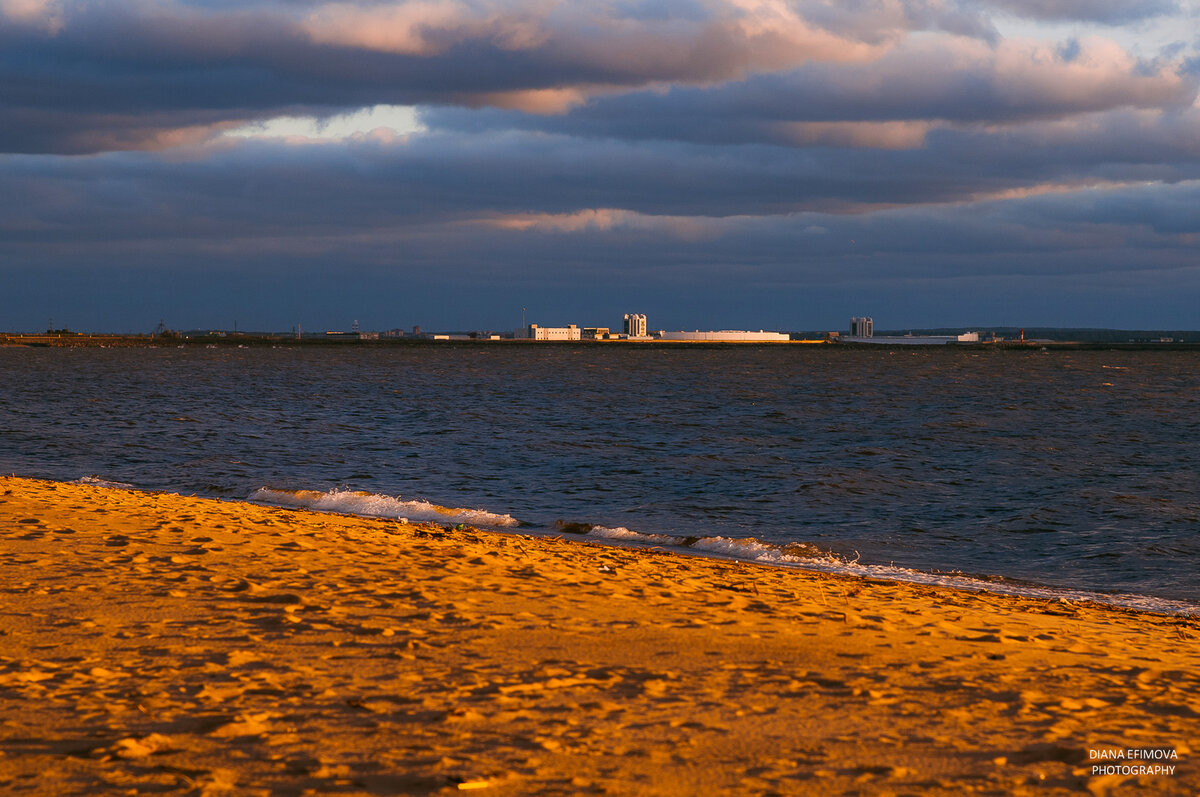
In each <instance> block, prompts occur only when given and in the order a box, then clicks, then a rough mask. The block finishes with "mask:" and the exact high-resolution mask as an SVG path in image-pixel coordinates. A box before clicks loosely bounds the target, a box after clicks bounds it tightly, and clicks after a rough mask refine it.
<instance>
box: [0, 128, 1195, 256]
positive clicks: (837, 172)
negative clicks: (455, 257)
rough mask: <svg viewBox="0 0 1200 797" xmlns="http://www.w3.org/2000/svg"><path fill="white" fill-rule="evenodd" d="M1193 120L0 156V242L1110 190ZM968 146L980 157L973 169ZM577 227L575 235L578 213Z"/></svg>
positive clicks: (296, 241)
mask: <svg viewBox="0 0 1200 797" xmlns="http://www.w3.org/2000/svg"><path fill="white" fill-rule="evenodd" d="M1194 125H1195V114H1194V113H1193V114H1187V115H1180V116H1178V117H1174V118H1170V119H1165V118H1154V119H1147V118H1143V117H1141V116H1139V115H1138V114H1132V113H1125V114H1122V113H1114V114H1109V115H1107V116H1105V117H1104V118H1103V119H1101V120H1097V121H1096V122H1095V123H1094V124H1090V125H1083V126H1081V127H1074V126H1069V125H1067V126H1064V125H1056V124H1047V125H1033V126H1030V127H1028V128H1022V129H1017V130H1010V131H1006V132H1004V133H1002V134H989V133H971V132H951V131H944V132H941V133H938V134H936V135H933V136H931V138H930V141H929V143H928V144H927V146H925V147H922V148H919V149H912V150H901V151H887V150H878V149H837V148H821V149H816V148H813V149H797V148H785V147H771V146H762V145H758V146H748V145H747V146H740V147H735V148H727V147H721V146H707V145H697V144H682V143H677V142H663V141H659V142H641V143H626V142H619V141H611V140H601V139H576V138H571V137H566V136H546V135H544V134H523V133H515V132H510V133H503V134H495V133H487V134H478V135H468V134H449V133H445V134H428V135H419V136H414V137H412V138H411V139H409V140H407V141H395V142H388V141H376V140H372V139H367V138H364V139H362V140H360V141H358V142H356V143H351V144H325V145H307V146H284V147H280V146H276V145H273V144H271V143H269V142H246V143H243V144H240V145H230V146H227V147H225V148H223V149H222V150H220V151H217V152H213V151H198V154H202V155H203V157H196V158H193V159H187V158H184V157H182V155H180V156H179V157H178V158H177V159H174V160H164V159H162V158H161V157H158V156H156V155H153V154H149V153H113V154H109V155H104V156H96V157H92V158H87V159H71V160H68V161H65V162H64V161H63V160H62V159H60V158H56V157H52V156H9V157H7V158H5V159H3V160H0V185H3V187H4V191H3V192H0V196H2V197H3V198H0V231H2V232H3V238H4V240H5V241H6V245H7V248H8V249H9V250H12V249H13V248H14V247H27V246H34V247H43V248H45V249H46V250H47V251H50V250H54V251H67V250H85V249H87V248H88V247H90V246H92V245H94V244H103V245H105V246H109V245H112V246H116V247H118V248H119V247H120V246H125V245H129V246H135V245H138V244H140V243H145V242H152V241H165V242H169V241H184V242H186V245H188V246H194V247H210V248H213V249H217V250H227V249H229V248H231V247H234V246H238V245H241V244H238V243H236V242H238V241H245V242H247V245H249V244H253V245H255V246H257V245H262V246H268V245H269V246H271V247H275V248H280V249H303V248H304V247H306V246H309V245H310V243H309V242H311V241H312V240H319V239H322V238H327V239H328V240H330V241H332V242H334V243H333V244H331V245H336V242H337V241H340V240H341V239H342V238H346V237H348V238H351V239H354V238H356V237H361V236H366V237H368V238H369V237H372V236H375V237H378V238H379V239H380V240H390V238H389V236H395V235H401V236H402V237H408V236H413V235H417V234H424V233H420V231H421V230H422V229H423V228H425V227H426V226H427V225H438V224H441V225H447V224H452V223H458V224H462V223H484V222H488V221H489V220H498V221H497V224H499V223H500V222H502V221H504V220H505V219H508V218H509V217H513V224H516V225H519V224H520V223H521V216H522V214H534V215H535V216H536V215H537V214H542V215H546V214H549V215H551V216H554V215H564V214H566V215H569V214H577V213H580V212H589V211H595V210H603V211H608V210H617V211H622V212H628V213H634V214H644V215H649V216H663V217H679V218H682V219H685V218H687V217H700V218H701V219H707V218H710V217H737V216H762V215H775V214H785V213H795V212H800V211H811V212H824V213H844V212H865V211H868V210H871V209H879V208H887V207H893V206H903V205H924V204H936V203H958V202H970V201H973V200H978V199H981V198H987V197H990V196H1021V195H1024V194H1029V193H1038V192H1044V191H1058V190H1062V189H1063V188H1064V187H1065V188H1070V187H1082V186H1087V185H1105V184H1110V183H1113V182H1131V181H1148V180H1154V181H1175V182H1178V181H1187V180H1195V179H1198V178H1200V142H1197V141H1196V140H1195V138H1194V136H1193V137H1191V138H1188V137H1186V136H1185V135H1183V133H1185V132H1186V131H1188V130H1191V129H1193V128H1194ZM1114 131H1116V132H1115V133H1114ZM1147 142H1152V143H1155V144H1156V146H1149V147H1148V146H1146V144H1147ZM985 147H986V148H987V151H988V153H989V156H988V158H986V159H981V158H979V156H978V153H979V152H980V151H981V150H982V149H984V148H985ZM1084 195H1086V194H1084ZM537 222H538V220H537V219H536V218H534V219H533V226H534V227H535V228H536V227H537ZM580 224H582V226H583V227H584V228H586V227H587V226H588V224H587V218H586V217H585V218H583V219H582V221H581V222H580ZM705 224H707V222H704V223H702V224H700V225H698V227H699V229H700V232H699V233H697V234H699V235H703V234H704V230H703V228H704V226H705ZM551 226H553V220H551ZM618 226H619V225H618ZM685 232H686V231H685ZM440 234H441V233H439V235H440ZM447 234H448V233H447ZM430 235H432V233H430ZM433 238H434V239H438V236H433ZM453 238H454V236H453V235H451V239H453ZM439 240H440V239H439Z"/></svg>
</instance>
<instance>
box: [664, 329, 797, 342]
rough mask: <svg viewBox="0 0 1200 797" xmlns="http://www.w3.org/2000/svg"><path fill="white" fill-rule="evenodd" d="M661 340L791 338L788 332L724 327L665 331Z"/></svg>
mask: <svg viewBox="0 0 1200 797" xmlns="http://www.w3.org/2000/svg"><path fill="white" fill-rule="evenodd" d="M661 340H678V341H693V342H695V341H711V342H716V343H784V342H786V341H789V340H791V336H790V335H788V334H787V333H786V332H764V331H763V330H761V329H760V330H759V331H757V332H749V331H743V330H736V329H722V330H718V331H714V332H701V331H700V330H696V331H695V332H664V333H662V337H661Z"/></svg>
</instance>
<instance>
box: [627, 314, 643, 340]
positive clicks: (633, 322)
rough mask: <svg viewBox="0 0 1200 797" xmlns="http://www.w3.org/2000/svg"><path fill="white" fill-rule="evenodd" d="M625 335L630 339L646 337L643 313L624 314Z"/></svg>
mask: <svg viewBox="0 0 1200 797" xmlns="http://www.w3.org/2000/svg"><path fill="white" fill-rule="evenodd" d="M625 334H626V335H628V336H629V337H631V338H644V337H646V314H645V313H626V314H625Z"/></svg>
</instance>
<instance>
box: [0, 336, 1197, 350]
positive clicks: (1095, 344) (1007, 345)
mask: <svg viewBox="0 0 1200 797" xmlns="http://www.w3.org/2000/svg"><path fill="white" fill-rule="evenodd" d="M408 346H438V347H455V346H472V347H473V346H492V347H494V346H501V347H509V346H533V347H538V348H540V347H545V346H550V347H557V348H570V347H596V346H599V347H605V346H617V347H624V346H632V347H636V348H649V349H681V348H682V349H709V348H716V349H739V348H755V347H759V346H767V347H772V348H774V347H778V346H783V347H785V348H786V347H788V346H799V347H802V348H804V349H814V348H816V349H824V350H832V351H839V350H840V351H854V352H862V351H926V352H928V351H966V352H973V353H979V352H987V351H1005V352H1010V351H1011V352H1020V351H1025V352H1041V351H1049V352H1053V351H1067V352H1073V351H1114V352H1115V351H1127V352H1143V351H1155V352H1171V351H1182V352H1195V351H1200V342H1196V341H1182V340H1181V341H1143V340H1138V341H1094V340H1002V341H996V342H982V343H969V342H962V343H899V342H897V343H883V342H880V343H867V342H861V341H836V342H835V341H833V340H827V339H820V340H817V339H811V338H795V339H792V340H785V341H713V340H661V339H658V338H650V339H635V340H572V341H567V340H528V339H522V338H515V339H514V338H502V339H498V340H491V339H488V338H482V337H481V338H478V339H468V338H465V337H461V336H457V335H456V336H455V337H453V338H450V339H446V338H434V337H396V338H357V337H350V336H345V337H341V336H338V337H331V338H323V337H320V336H313V337H305V338H301V339H297V338H295V337H294V336H290V335H288V334H284V333H264V334H259V333H249V334H247V333H232V334H229V335H227V336H220V337H217V336H206V335H184V336H178V337H174V336H157V337H156V336H151V335H121V334H104V333H99V334H93V333H87V332H80V333H64V334H48V333H42V334H37V333H32V334H25V333H0V348H14V349H16V348H37V349H41V348H50V349H76V348H114V349H129V348H142V349H188V350H196V349H221V350H228V349H239V348H241V349H247V348H253V349H262V348H275V349H293V348H312V347H315V348H330V347H332V348H334V349H339V348H344V347H350V348H351V349H355V348H360V349H380V348H383V349H388V348H395V347H408Z"/></svg>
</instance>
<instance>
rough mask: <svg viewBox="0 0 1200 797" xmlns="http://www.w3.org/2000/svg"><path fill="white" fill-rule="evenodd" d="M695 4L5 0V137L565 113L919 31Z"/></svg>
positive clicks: (58, 143) (29, 144)
mask: <svg viewBox="0 0 1200 797" xmlns="http://www.w3.org/2000/svg"><path fill="white" fill-rule="evenodd" d="M681 5H685V6H686V7H687V8H688V9H689V10H690V12H691V13H688V14H684V15H681V16H675V15H672V14H665V15H663V16H660V17H654V16H647V15H645V14H640V15H639V14H637V13H622V11H621V6H620V4H602V5H599V6H590V5H583V6H580V5H577V4H570V3H566V2H558V1H551V0H526V1H525V2H515V1H514V2H488V1H487V0H470V1H468V0H428V1H422V2H407V3H377V2H361V3H347V2H342V3H292V4H280V3H272V2H258V3H253V2H251V3H246V4H240V5H238V6H237V7H233V8H231V7H227V5H226V4H220V3H218V4H206V3H192V4H187V3H181V2H169V1H168V2H161V3H160V2H148V0H128V1H127V2H115V0H94V2H88V3H84V2H69V0H62V2H56V3H43V2H36V0H5V4H4V5H2V6H0V14H3V15H4V18H5V19H7V20H8V21H9V22H10V23H14V24H10V25H0V82H2V83H3V85H4V86H5V93H4V95H3V97H2V98H0V122H3V124H2V125H0V129H2V130H4V131H5V133H4V135H3V137H2V138H0V147H3V148H4V150H5V151H19V152H34V151H45V152H64V153H82V152H88V151H104V150H106V149H111V148H138V147H141V146H145V147H147V148H154V147H157V146H160V143H159V142H161V141H162V140H163V135H164V131H166V130H167V129H169V128H181V129H182V128H189V129H193V130H195V129H198V128H199V127H200V126H203V125H217V124H220V123H222V122H234V123H246V122H253V121H260V120H264V119H268V118H271V117H273V116H280V115H317V116H324V115H336V114H342V113H346V112H348V111H351V110H355V109H358V108H363V107H371V106H375V105H380V104H391V105H414V104H420V103H425V104H440V105H465V106H470V107H479V106H488V105H491V106H496V107H502V108H517V109H521V110H528V111H532V112H534V113H561V112H562V111H564V110H566V109H568V108H571V107H574V106H576V105H578V104H580V103H581V102H583V101H584V100H586V98H588V97H590V96H594V95H604V94H609V93H613V92H617V91H626V90H632V89H642V88H647V87H654V86H660V85H665V84H668V83H671V84H686V85H711V84H714V83H720V82H724V81H728V80H731V79H738V78H742V77H745V76H747V75H749V74H752V73H755V72H758V71H772V70H777V69H783V68H789V67H792V66H795V65H797V64H803V63H807V62H811V61H817V60H821V61H831V62H838V63H845V62H854V61H862V60H869V59H873V58H876V57H878V56H879V55H881V54H882V53H884V52H886V51H887V49H888V48H889V47H890V46H892V44H893V43H894V42H895V41H896V40H897V39H898V38H899V36H900V34H901V31H898V30H894V29H893V28H892V24H893V23H890V22H889V23H888V24H887V25H885V26H884V29H882V30H878V29H876V30H867V31H854V32H853V33H854V34H855V35H853V36H851V35H841V34H838V33H835V32H832V31H830V30H828V29H826V28H823V27H821V26H819V25H815V24H811V23H809V22H807V21H806V20H805V18H804V17H803V15H802V14H801V13H798V12H796V11H794V10H792V6H790V5H787V4H783V3H774V2H772V3H765V2H764V3H757V4H754V3H747V2H741V0H739V1H738V2H732V1H730V2H715V1H714V2H708V3H703V4H681ZM800 7H801V8H803V6H800ZM635 10H636V8H635ZM860 34H861V35H860ZM868 34H869V35H868ZM863 36H865V37H866V38H869V39H871V40H870V41H867V40H866V39H865V38H863ZM17 127H20V128H21V130H19V131H17V130H14V129H15V128H17Z"/></svg>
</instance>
